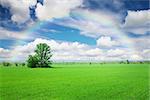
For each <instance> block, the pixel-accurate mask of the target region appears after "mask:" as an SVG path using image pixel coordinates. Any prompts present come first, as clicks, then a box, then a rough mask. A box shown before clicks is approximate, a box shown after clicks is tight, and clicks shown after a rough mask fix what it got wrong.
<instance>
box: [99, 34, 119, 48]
mask: <svg viewBox="0 0 150 100" xmlns="http://www.w3.org/2000/svg"><path fill="white" fill-rule="evenodd" d="M118 45H119V42H117V41H115V40H112V38H111V37H106V36H102V37H100V38H99V39H98V40H97V46H99V47H112V46H118Z"/></svg>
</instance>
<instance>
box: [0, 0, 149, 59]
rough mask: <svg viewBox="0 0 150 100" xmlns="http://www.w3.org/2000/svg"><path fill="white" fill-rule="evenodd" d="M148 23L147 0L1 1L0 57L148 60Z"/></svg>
mask: <svg viewBox="0 0 150 100" xmlns="http://www.w3.org/2000/svg"><path fill="white" fill-rule="evenodd" d="M149 25H150V8H149V1H148V0H0V61H25V60H26V58H27V57H28V55H29V54H33V51H34V48H35V46H36V44H38V43H47V44H48V45H50V46H51V48H52V52H53V58H52V59H53V60H54V61H112V60H126V59H129V60H150V41H149V38H150V28H149Z"/></svg>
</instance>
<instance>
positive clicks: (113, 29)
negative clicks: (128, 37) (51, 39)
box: [57, 9, 122, 38]
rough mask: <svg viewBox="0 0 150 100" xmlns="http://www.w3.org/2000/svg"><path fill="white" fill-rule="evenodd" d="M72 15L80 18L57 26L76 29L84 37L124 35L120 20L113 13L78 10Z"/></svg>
mask: <svg viewBox="0 0 150 100" xmlns="http://www.w3.org/2000/svg"><path fill="white" fill-rule="evenodd" d="M72 13H73V14H74V15H75V16H78V17H77V18H78V19H77V20H76V19H73V18H69V19H68V20H67V21H63V22H57V24H60V25H64V26H69V27H74V28H77V29H79V30H80V31H81V34H82V35H85V36H89V37H94V38H97V37H99V36H102V35H105V36H110V35H111V36H114V35H116V34H118V35H116V36H119V35H120V34H122V32H121V30H119V29H118V27H119V18H118V17H117V16H115V15H114V14H112V13H107V12H105V13H104V12H103V11H91V10H87V9H76V10H73V11H72Z"/></svg>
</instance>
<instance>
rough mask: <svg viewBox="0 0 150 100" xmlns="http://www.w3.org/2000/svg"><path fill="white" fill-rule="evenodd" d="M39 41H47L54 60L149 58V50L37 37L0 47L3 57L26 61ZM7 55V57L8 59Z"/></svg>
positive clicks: (0, 54) (0, 55)
mask: <svg viewBox="0 0 150 100" xmlns="http://www.w3.org/2000/svg"><path fill="white" fill-rule="evenodd" d="M38 43H47V44H48V45H50V46H51V48H52V52H53V57H52V60H53V61H104V60H107V61H110V60H127V59H129V60H130V59H131V60H138V59H149V57H146V56H145V55H147V52H148V51H147V50H146V51H143V52H135V51H134V50H128V49H123V48H120V49H107V50H103V49H100V48H98V47H92V46H89V45H86V44H81V43H78V42H64V41H55V40H46V39H41V38H37V39H36V40H34V41H33V42H30V43H28V44H26V45H23V46H16V47H14V49H12V50H7V49H3V48H1V49H0V57H1V59H3V60H4V59H5V60H11V61H25V60H26V59H27V57H28V55H29V54H34V49H35V47H36V45H37V44H38ZM6 56H7V59H6Z"/></svg>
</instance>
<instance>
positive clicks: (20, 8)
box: [0, 0, 36, 23]
mask: <svg viewBox="0 0 150 100" xmlns="http://www.w3.org/2000/svg"><path fill="white" fill-rule="evenodd" d="M0 4H1V5H2V6H4V7H7V8H10V12H11V14H12V17H11V19H12V20H13V21H14V22H17V23H23V22H25V21H27V20H28V19H29V18H30V11H29V7H30V6H31V5H35V4H36V0H1V1H0Z"/></svg>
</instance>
